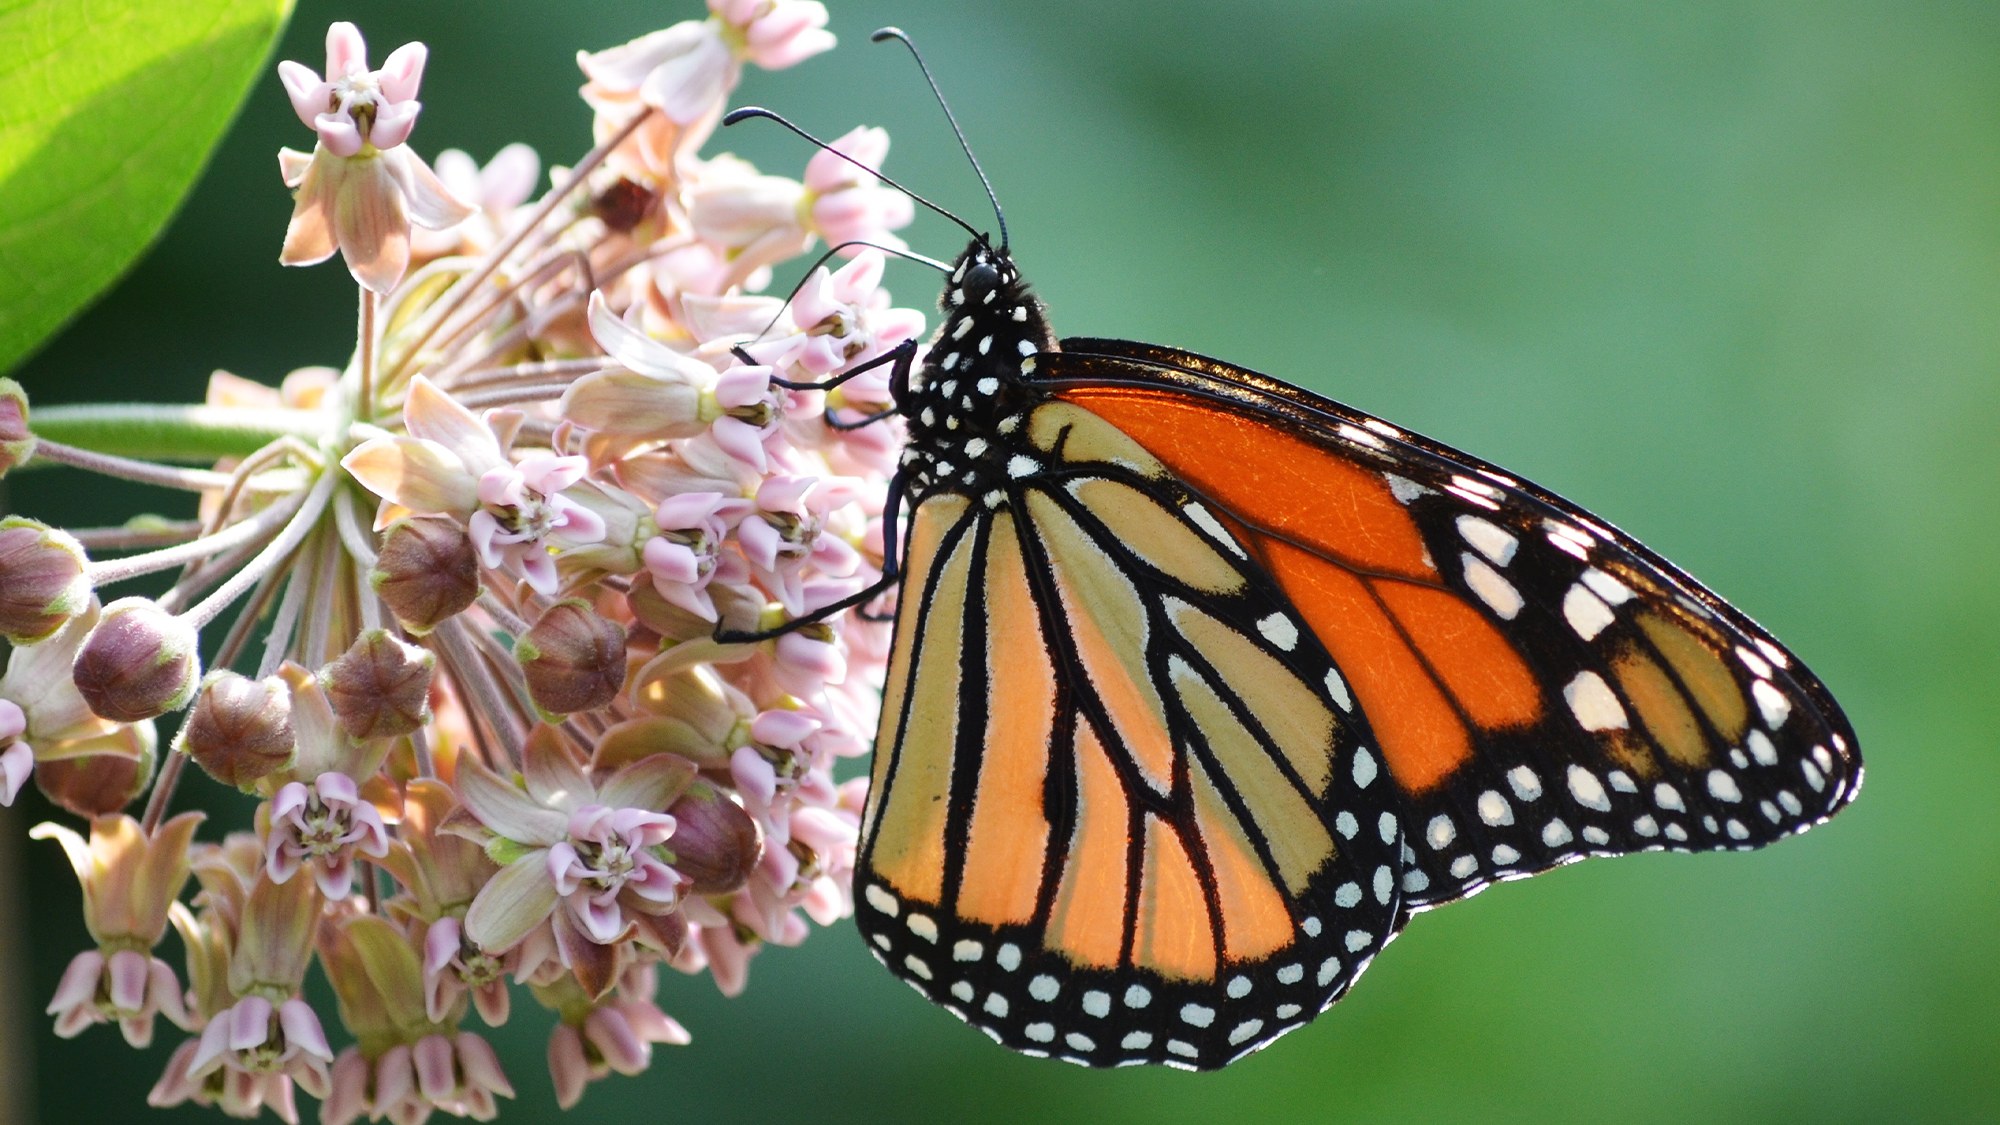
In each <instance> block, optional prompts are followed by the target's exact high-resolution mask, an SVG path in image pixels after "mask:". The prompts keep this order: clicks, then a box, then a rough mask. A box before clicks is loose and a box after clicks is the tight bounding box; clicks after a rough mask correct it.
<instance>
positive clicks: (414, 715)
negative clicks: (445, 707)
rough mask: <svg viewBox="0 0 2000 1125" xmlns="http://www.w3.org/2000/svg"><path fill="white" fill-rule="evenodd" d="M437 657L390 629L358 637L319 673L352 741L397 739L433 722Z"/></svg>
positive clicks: (368, 632)
mask: <svg viewBox="0 0 2000 1125" xmlns="http://www.w3.org/2000/svg"><path fill="white" fill-rule="evenodd" d="M436 665H437V657H435V656H433V655H431V654H430V653H429V652H428V651H426V650H424V649H421V648H418V647H416V646H415V645H410V644H405V643H403V642H402V641H399V640H397V639H396V638H395V637H392V636H390V635H389V631H388V630H386V629H370V630H368V631H367V632H365V633H363V634H361V635H360V636H359V637H356V638H355V640H354V644H353V645H352V646H351V647H349V648H348V650H347V652H346V653H344V654H342V656H341V657H340V659H338V660H336V661H334V662H333V663H331V664H329V665H327V666H326V667H325V668H324V669H322V670H321V671H320V674H319V678H320V683H321V685H322V686H323V687H324V688H325V690H326V698H327V702H329V703H331V704H332V705H333V713H334V714H335V715H336V716H338V717H339V719H340V725H341V728H342V729H343V730H345V731H346V732H347V734H348V736H349V737H351V738H394V737H396V736H398V735H404V734H408V733H410V732H411V731H413V730H416V729H417V728H418V727H420V726H423V725H424V724H425V723H426V722H429V721H430V704H429V699H430V690H431V670H432V669H433V668H434V667H435V666H436Z"/></svg>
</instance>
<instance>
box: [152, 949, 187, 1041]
mask: <svg viewBox="0 0 2000 1125" xmlns="http://www.w3.org/2000/svg"><path fill="white" fill-rule="evenodd" d="M149 968H150V970H151V971H150V980H149V981H148V984H147V1003H148V1006H149V1007H154V1008H157V1009H159V1012H160V1014H161V1015H163V1016H165V1017H167V1019H168V1020H170V1021H172V1022H173V1025H174V1026H175V1027H178V1028H180V1029H181V1030H183V1031H188V1030H192V1029H193V1024H194V1021H193V1020H192V1019H190V1018H189V1016H188V1010H187V1002H186V999H185V997H184V996H183V994H182V992H181V982H180V978H178V977H176V976H174V970H173V967H172V966H171V965H168V964H167V963H166V962H165V961H162V960H160V959H159V958H158V957H154V958H152V959H151V961H150V963H149Z"/></svg>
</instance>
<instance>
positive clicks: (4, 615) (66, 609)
mask: <svg viewBox="0 0 2000 1125" xmlns="http://www.w3.org/2000/svg"><path fill="white" fill-rule="evenodd" d="M5 402H6V400H5V399H4V398H0V410H4V404H5ZM88 565H89V559H88V558H86V557H85V555H84V553H83V546H82V544H80V543H78V542H77V541H76V540H74V539H72V538H70V537H69V535H68V534H66V533H64V532H61V531H57V530H55V529H54V528H51V527H49V526H48V525H47V524H44V523H40V522H37V521H35V520H31V519H24V518H22V517H20V516H10V517H8V518H7V519H4V520H0V636H4V637H6V638H7V639H8V640H10V641H12V642H13V643H15V644H17V645H25V644H33V643H35V642H36V641H40V640H46V639H47V638H49V637H50V636H52V635H54V633H55V631H56V630H58V629H60V628H62V627H63V625H64V623H66V622H67V621H68V620H69V619H70V617H71V616H72V615H74V614H77V613H81V612H82V611H83V609H84V607H85V606H87V605H89V604H90V579H89V578H88V577H87V576H86V575H85V573H84V570H85V568H86V567H87V566H88Z"/></svg>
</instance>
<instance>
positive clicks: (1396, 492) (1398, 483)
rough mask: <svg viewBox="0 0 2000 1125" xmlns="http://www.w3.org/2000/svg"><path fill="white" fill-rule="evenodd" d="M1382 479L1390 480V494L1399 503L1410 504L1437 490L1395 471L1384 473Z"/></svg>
mask: <svg viewBox="0 0 2000 1125" xmlns="http://www.w3.org/2000/svg"><path fill="white" fill-rule="evenodd" d="M1370 440H1373V439H1370ZM1382 479H1383V480H1386V481H1388V482H1389V494H1390V495H1392V496H1394V497H1395V498H1396V500H1397V502H1398V503H1402V504H1408V503H1409V502H1410V501H1412V500H1415V499H1416V498H1417V497H1419V496H1428V495H1431V494H1432V493H1435V492H1436V491H1437V490H1436V489H1434V488H1425V487H1424V486H1423V485H1421V484H1418V483H1417V482H1416V481H1413V480H1410V479H1409V478H1407V477H1399V476H1397V475H1396V474H1394V473H1383V474H1382Z"/></svg>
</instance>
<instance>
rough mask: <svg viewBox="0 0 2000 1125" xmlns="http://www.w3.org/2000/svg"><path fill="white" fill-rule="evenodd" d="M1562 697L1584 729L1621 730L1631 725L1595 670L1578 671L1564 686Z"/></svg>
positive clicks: (1615, 698)
mask: <svg viewBox="0 0 2000 1125" xmlns="http://www.w3.org/2000/svg"><path fill="white" fill-rule="evenodd" d="M1563 700H1564V701H1565V702H1567V703H1568V704H1569V709H1570V713H1571V714H1574V715H1575V716H1576V721H1577V724H1578V725H1579V726H1581V727H1583V729H1585V730H1622V729H1624V728H1625V727H1626V726H1628V725H1630V724H1629V722H1628V720H1627V719H1626V718H1625V708H1624V707H1623V706H1621V705H1620V704H1619V702H1618V697H1617V696H1615V695H1613V694H1611V688H1610V687H1609V686H1608V685H1606V684H1605V682H1604V678H1603V677H1602V676H1599V675H1598V674H1597V673H1595V672H1578V673H1577V674H1576V679H1573V680H1571V681H1570V682H1569V683H1568V684H1566V685H1564V686H1563Z"/></svg>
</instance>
